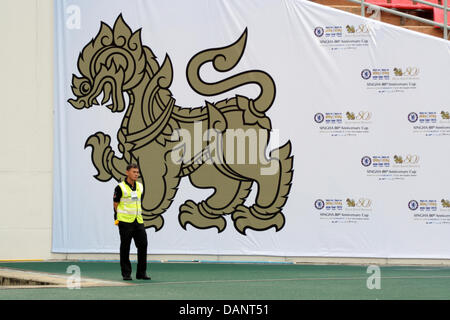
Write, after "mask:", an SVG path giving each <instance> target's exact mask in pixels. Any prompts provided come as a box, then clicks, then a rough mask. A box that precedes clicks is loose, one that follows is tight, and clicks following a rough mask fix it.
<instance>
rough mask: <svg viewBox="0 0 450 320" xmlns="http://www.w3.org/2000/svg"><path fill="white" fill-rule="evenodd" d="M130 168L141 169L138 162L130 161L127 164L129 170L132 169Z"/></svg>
mask: <svg viewBox="0 0 450 320" xmlns="http://www.w3.org/2000/svg"><path fill="white" fill-rule="evenodd" d="M130 169H139V167H138V165H137V164H136V163H130V164H129V165H127V171H130Z"/></svg>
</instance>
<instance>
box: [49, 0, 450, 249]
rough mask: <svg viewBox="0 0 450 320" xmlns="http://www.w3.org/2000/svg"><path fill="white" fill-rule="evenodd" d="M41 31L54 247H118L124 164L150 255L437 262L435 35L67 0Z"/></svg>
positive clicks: (440, 229)
mask: <svg viewBox="0 0 450 320" xmlns="http://www.w3.org/2000/svg"><path fill="white" fill-rule="evenodd" d="M55 20H56V23H55V28H56V30H55V54H56V55H55V64H56V68H55V70H56V73H55V79H56V80H55V148H54V150H55V157H54V160H55V161H54V167H55V171H54V225H53V252H68V253H70V252H105V253H116V252H118V251H119V233H118V230H117V227H116V226H114V220H113V203H112V197H113V190H114V188H115V186H116V185H117V184H118V181H120V179H122V178H123V175H124V167H125V166H126V164H127V163H130V162H137V163H138V164H139V166H140V169H141V177H142V181H143V183H144V186H145V194H144V199H143V206H144V209H145V215H144V218H145V219H146V226H147V227H148V229H147V233H148V236H149V253H152V254H214V255H240V254H245V255H274V256H329V257H386V258H450V245H449V243H450V191H449V190H450V171H449V170H447V169H446V164H447V163H448V162H449V158H450V150H449V149H448V148H447V145H448V142H449V135H450V115H449V113H450V105H449V103H448V95H447V92H448V91H447V90H446V89H447V87H448V85H447V82H446V81H445V75H447V74H449V73H450V59H449V57H450V55H449V54H450V50H449V49H450V47H449V45H448V42H447V41H444V40H440V39H437V38H433V37H431V36H426V35H421V34H417V33H414V32H411V31H408V30H405V29H402V28H399V27H395V26H391V25H387V24H383V23H380V22H378V21H375V20H371V19H367V18H362V17H359V16H356V15H352V14H347V13H345V12H342V11H337V10H334V9H331V8H327V7H324V6H320V5H316V4H314V3H311V2H308V1H300V0H252V1H239V0H213V1H211V0H204V1H203V0H202V1H182V0H171V1H165V0H148V1H144V0H141V1H137V0H134V1H125V0H123V1H121V0H114V1H112V0H97V1H89V0H85V1H81V0H80V1H74V0H71V1H69V0H67V1H56V2H55ZM138 30H140V31H139V32H138ZM91 40H92V41H91ZM152 55H153V56H154V57H152ZM238 74H239V75H238ZM226 79H227V80H226ZM152 80H153V81H152ZM222 80H226V81H222ZM94 98H96V99H97V100H95V99H94ZM97 104H98V105H97ZM108 106H109V107H108ZM188 109H192V110H191V112H189V111H188ZM197 129H198V130H197ZM206 129H214V130H213V131H210V132H209V133H208V134H211V132H216V133H217V132H218V133H219V134H221V135H220V136H218V137H216V139H218V140H217V141H222V142H221V143H222V144H223V145H224V148H225V146H226V148H227V149H226V150H225V149H224V155H223V157H224V158H225V159H226V160H225V162H221V161H220V160H221V159H219V160H217V159H215V162H214V161H213V162H212V163H208V159H207V158H208V157H207V156H208V155H209V156H211V157H212V158H214V154H216V155H219V154H220V152H219V149H217V150H216V153H214V152H212V151H211V150H210V149H208V148H211V145H212V141H213V140H212V139H210V136H207V137H206V138H205V132H206V131H205V130H206ZM269 129H271V130H269ZM183 130H184V131H183ZM196 130H197V131H196ZM239 130H240V131H239ZM174 132H177V133H178V134H181V135H182V134H183V133H186V134H190V135H193V139H194V140H195V139H196V135H197V134H199V137H200V138H199V140H198V139H197V140H195V141H194V142H192V144H189V143H186V141H187V140H186V139H187V137H186V136H185V135H184V136H183V135H182V138H179V139H178V140H176V139H174ZM253 133H254V134H255V135H254V136H253V135H252V134H253ZM267 133H270V141H269V145H268V148H267V150H266V151H267V152H266V157H269V158H268V160H269V162H268V163H267V159H265V158H266V157H264V156H262V157H261V156H257V159H256V158H255V159H256V160H255V161H256V162H251V161H252V155H253V154H257V153H261V150H263V151H264V149H265V143H266V142H267ZM260 134H261V136H260ZM233 135H234V138H236V139H235V140H233V139H230V140H226V139H227V138H228V137H233ZM242 135H243V136H244V139H243V140H239V139H240V138H241V137H242ZM255 137H256V138H255ZM191 138H192V137H191ZM253 138H254V139H256V140H252V139H253ZM171 139H172V140H171ZM220 139H223V140H220ZM198 141H200V142H199V143H200V144H199V145H198V144H197V142H198ZM224 141H225V142H224ZM229 141H241V142H242V141H244V143H243V145H241V147H242V148H243V149H242V150H243V152H244V153H243V156H244V158H245V160H244V162H239V160H238V161H236V162H232V161H231V162H230V161H229V160H230V159H229V158H227V157H229V156H236V157H237V158H233V159H239V156H240V154H231V151H230V150H232V149H230V147H229V145H230V142H229ZM182 142H183V143H182ZM209 142H211V144H208V143H209ZM261 143H262V145H260V144H261ZM256 145H258V146H257V147H256ZM191 146H192V148H190V147H191ZM213 146H217V145H216V144H213ZM196 147H198V148H197V149H196ZM233 147H235V149H233V150H239V148H240V146H239V145H238V146H237V147H236V146H233ZM253 147H255V148H256V149H252V148H253ZM177 148H178V149H177ZM278 148H280V150H279V151H280V152H278V154H277V153H276V152H275V151H274V152H273V153H272V154H271V155H270V154H269V152H270V151H273V150H278ZM175 149H177V150H178V154H181V153H180V150H183V152H184V155H185V158H182V159H178V161H179V162H178V163H177V159H174V157H173V156H174V155H175V154H176V153H175V151H174V150H175ZM255 150H256V151H255ZM253 151H255V152H253ZM208 152H210V153H208ZM237 152H239V151H237ZM186 154H188V155H189V156H188V157H186ZM198 155H200V158H201V159H200V161H198V160H199V159H198V158H195V157H196V156H198ZM205 157H206V158H205ZM222 160H223V159H222ZM253 160H254V159H253ZM180 161H181V162H180ZM189 161H191V162H189ZM249 162H250V163H249ZM268 168H272V169H273V168H275V169H276V170H275V171H274V172H269V173H268V172H265V171H264V170H269V169H268ZM264 172H265V173H264ZM156 229H158V231H156Z"/></svg>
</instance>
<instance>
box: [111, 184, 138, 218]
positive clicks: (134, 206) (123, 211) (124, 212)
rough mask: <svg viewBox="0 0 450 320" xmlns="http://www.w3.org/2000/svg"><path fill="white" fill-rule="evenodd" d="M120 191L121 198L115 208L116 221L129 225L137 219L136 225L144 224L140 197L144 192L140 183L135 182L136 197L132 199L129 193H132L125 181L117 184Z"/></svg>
mask: <svg viewBox="0 0 450 320" xmlns="http://www.w3.org/2000/svg"><path fill="white" fill-rule="evenodd" d="M119 186H120V189H121V190H122V198H120V202H119V205H118V206H117V220H119V221H123V222H128V223H131V222H133V221H134V220H135V219H137V221H138V223H144V220H143V219H142V207H141V197H142V193H143V191H144V186H143V185H142V183H140V182H138V181H136V195H137V198H136V197H135V199H133V197H132V196H131V193H132V192H133V191H132V190H131V188H130V187H129V186H128V184H126V183H125V181H122V182H121V183H119Z"/></svg>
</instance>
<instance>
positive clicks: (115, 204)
mask: <svg viewBox="0 0 450 320" xmlns="http://www.w3.org/2000/svg"><path fill="white" fill-rule="evenodd" d="M120 198H122V189H120V187H119V186H117V187H116V189H114V197H113V207H114V220H117V207H118V206H119V202H120Z"/></svg>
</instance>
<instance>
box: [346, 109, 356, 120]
mask: <svg viewBox="0 0 450 320" xmlns="http://www.w3.org/2000/svg"><path fill="white" fill-rule="evenodd" d="M345 115H346V116H347V120H355V119H356V117H355V114H354V113H353V112H349V111H347V112H346V113H345Z"/></svg>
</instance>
